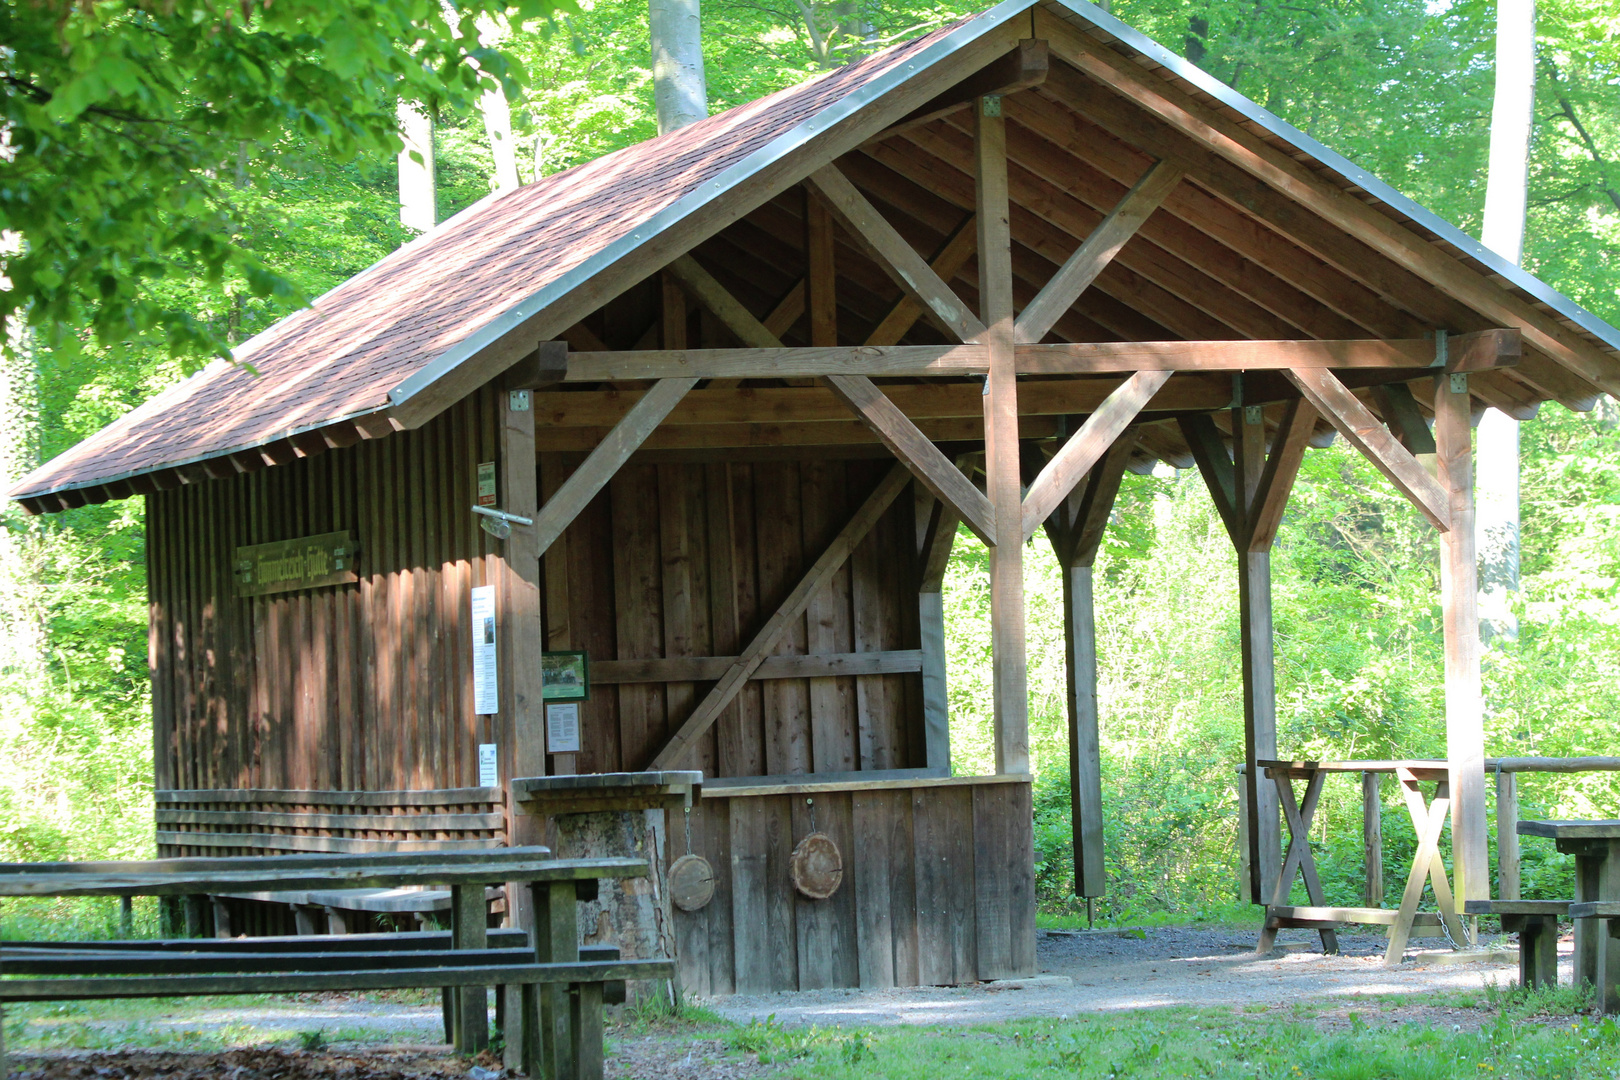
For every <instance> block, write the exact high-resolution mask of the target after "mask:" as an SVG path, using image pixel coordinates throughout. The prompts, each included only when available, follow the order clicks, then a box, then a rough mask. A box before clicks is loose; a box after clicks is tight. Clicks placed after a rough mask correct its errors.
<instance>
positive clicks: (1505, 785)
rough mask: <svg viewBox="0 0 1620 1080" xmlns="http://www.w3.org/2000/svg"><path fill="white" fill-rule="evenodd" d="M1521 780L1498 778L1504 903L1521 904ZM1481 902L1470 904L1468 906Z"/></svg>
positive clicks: (1499, 853) (1505, 775)
mask: <svg viewBox="0 0 1620 1080" xmlns="http://www.w3.org/2000/svg"><path fill="white" fill-rule="evenodd" d="M1518 824H1519V776H1518V774H1517V773H1511V772H1498V773H1497V774H1496V867H1497V881H1498V885H1497V892H1498V893H1500V894H1501V898H1502V899H1503V900H1518V899H1519V893H1520V878H1519V830H1518V828H1517V826H1518ZM1476 902H1477V901H1466V902H1465V903H1467V904H1472V903H1476Z"/></svg>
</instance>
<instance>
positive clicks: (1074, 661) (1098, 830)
mask: <svg viewBox="0 0 1620 1080" xmlns="http://www.w3.org/2000/svg"><path fill="white" fill-rule="evenodd" d="M1063 641H1064V644H1065V648H1066V649H1067V657H1066V659H1067V660H1068V663H1067V664H1065V665H1064V666H1065V667H1066V668H1067V669H1068V680H1067V681H1068V699H1069V700H1068V705H1069V709H1068V712H1069V804H1070V805H1069V808H1070V811H1071V812H1072V814H1073V823H1074V826H1073V827H1074V892H1075V895H1076V896H1102V895H1103V894H1104V893H1105V892H1107V887H1106V882H1105V874H1104V872H1103V821H1102V756H1101V747H1100V746H1099V737H1098V726H1097V630H1096V621H1095V616H1094V612H1093V608H1092V593H1091V561H1090V560H1089V559H1088V560H1086V562H1085V564H1084V565H1083V566H1068V567H1065V568H1064V569H1063Z"/></svg>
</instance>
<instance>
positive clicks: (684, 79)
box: [647, 0, 709, 135]
mask: <svg viewBox="0 0 1620 1080" xmlns="http://www.w3.org/2000/svg"><path fill="white" fill-rule="evenodd" d="M647 13H648V30H649V34H650V37H651V39H652V58H653V103H654V104H655V105H656V106H657V108H658V134H660V135H662V134H664V133H665V132H668V131H674V130H675V129H676V128H681V127H685V126H686V125H687V124H693V123H696V122H697V121H699V120H702V119H703V118H704V117H706V116H708V115H709V92H708V87H707V85H706V84H705V82H704V79H703V20H702V16H701V15H700V13H699V11H698V0H648V4H647Z"/></svg>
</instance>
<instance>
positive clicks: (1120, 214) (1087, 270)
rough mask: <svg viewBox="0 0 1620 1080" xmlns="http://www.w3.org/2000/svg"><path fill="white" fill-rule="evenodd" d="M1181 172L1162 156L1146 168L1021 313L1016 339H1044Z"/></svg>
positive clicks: (1174, 182) (1178, 181) (1146, 216)
mask: <svg viewBox="0 0 1620 1080" xmlns="http://www.w3.org/2000/svg"><path fill="white" fill-rule="evenodd" d="M1183 175H1184V174H1183V172H1182V171H1181V169H1179V168H1177V167H1176V166H1174V165H1171V164H1169V163H1168V162H1165V161H1159V162H1157V163H1155V164H1154V165H1152V166H1151V167H1149V169H1148V171H1147V172H1146V173H1144V174H1143V175H1142V177H1141V179H1139V180H1138V181H1137V182H1136V184H1135V185H1134V186H1132V188H1131V189H1130V190H1129V191H1128V192H1126V193H1125V197H1124V198H1123V199H1121V200H1120V202H1119V205H1117V206H1115V207H1114V208H1113V209H1112V210H1110V211H1109V212H1108V215H1107V216H1106V217H1104V218H1103V219H1102V222H1101V223H1100V224H1099V225H1098V226H1097V227H1096V228H1095V229H1093V230H1092V231H1091V233H1090V234H1089V235H1088V236H1087V237H1086V239H1085V241H1084V242H1083V243H1082V244H1081V245H1080V247H1079V248H1078V249H1076V250H1075V253H1074V254H1073V255H1071V256H1070V257H1069V260H1068V262H1066V263H1064V264H1063V265H1062V266H1061V267H1059V268H1058V272H1057V273H1056V274H1053V275H1052V279H1051V280H1050V281H1048V282H1047V283H1046V286H1045V288H1043V289H1041V291H1040V292H1039V293H1038V294H1036V296H1035V299H1034V300H1032V301H1030V303H1029V304H1028V305H1027V306H1026V307H1025V308H1024V310H1023V311H1022V312H1021V313H1020V314H1019V316H1018V322H1017V324H1016V326H1015V328H1014V334H1015V335H1016V337H1017V339H1018V340H1019V341H1021V342H1035V341H1040V340H1041V339H1042V338H1044V337H1045V336H1046V335H1047V333H1049V332H1050V331H1051V329H1052V326H1053V324H1055V323H1056V322H1057V321H1058V319H1059V318H1060V317H1061V316H1062V315H1063V313H1064V312H1066V311H1068V310H1069V308H1070V307H1072V306H1073V305H1074V302H1075V300H1077V299H1079V297H1080V294H1081V293H1083V292H1085V291H1086V288H1087V287H1088V286H1089V285H1090V284H1091V283H1092V282H1093V281H1096V280H1097V275H1098V274H1100V273H1102V272H1103V270H1104V268H1106V267H1107V266H1108V264H1109V263H1111V262H1113V261H1114V256H1115V255H1118V254H1119V250H1120V248H1123V247H1124V246H1125V244H1126V243H1127V242H1128V241H1129V240H1130V239H1131V237H1133V236H1135V235H1136V230H1137V229H1139V228H1141V226H1142V223H1143V222H1144V221H1146V220H1147V218H1148V215H1149V214H1151V213H1153V211H1155V210H1157V209H1158V208H1159V204H1160V203H1162V202H1164V200H1165V198H1166V197H1167V196H1169V194H1170V192H1171V191H1172V190H1174V189H1175V187H1176V185H1177V184H1180V183H1181V178H1182V176H1183Z"/></svg>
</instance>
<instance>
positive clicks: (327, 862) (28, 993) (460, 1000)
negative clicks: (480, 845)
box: [0, 848, 674, 1080]
mask: <svg viewBox="0 0 1620 1080" xmlns="http://www.w3.org/2000/svg"><path fill="white" fill-rule="evenodd" d="M549 854H550V853H549V851H548V850H547V849H545V848H507V849H503V850H499V851H482V852H463V853H455V852H444V853H437V854H410V853H398V854H385V855H352V856H341V855H306V856H279V857H266V858H224V859H192V858H179V859H161V860H152V861H148V862H139V863H90V864H74V863H51V864H16V863H12V864H0V896H141V895H155V896H177V895H190V894H194V893H197V892H199V891H201V892H203V893H208V894H217V893H230V892H259V891H303V890H325V889H332V888H345V887H354V888H399V887H403V886H435V885H436V886H445V885H448V886H449V887H450V889H451V892H452V896H453V901H452V906H451V914H452V916H453V925H452V928H451V932H450V935H449V938H448V944H450V945H451V946H452V948H451V949H448V950H433V949H428V950H420V949H416V950H411V951H410V954H409V958H410V959H412V960H422V961H423V963H418V964H412V965H410V966H405V967H401V966H400V965H401V963H403V962H404V961H402V960H401V957H400V954H399V953H398V952H397V951H394V950H392V949H378V950H373V951H372V954H371V955H368V954H367V952H366V951H365V950H363V949H361V950H355V949H345V950H339V951H338V952H337V953H336V959H323V958H324V957H326V956H327V954H326V953H325V952H324V951H323V950H321V949H320V948H319V945H320V943H332V942H337V941H341V940H343V939H338V938H331V937H317V938H304V939H300V938H297V937H293V938H290V939H289V938H286V937H282V938H279V939H275V940H276V942H277V946H278V947H276V948H265V947H264V942H262V941H261V942H254V941H252V940H251V939H249V940H245V941H243V940H239V941H233V942H223V941H218V940H212V941H209V940H203V941H198V942H191V943H187V944H190V945H193V946H204V945H206V946H209V947H208V948H197V949H195V950H194V951H192V952H191V953H190V954H189V957H190V963H189V964H187V963H184V960H185V958H186V957H187V956H188V954H187V953H186V952H183V951H182V950H181V949H180V947H179V946H178V945H177V944H175V943H165V947H164V948H160V949H156V950H144V951H145V953H146V955H142V952H143V949H142V948H141V946H143V945H144V944H146V943H142V942H118V943H111V942H109V943H100V944H101V945H104V946H112V945H114V944H116V945H117V946H118V947H117V948H111V947H97V948H94V949H90V950H85V949H79V950H77V951H78V953H79V955H78V956H75V955H73V953H74V952H75V950H74V949H64V948H60V947H53V948H38V949H29V950H28V952H27V953H26V954H24V955H23V956H22V957H20V959H22V960H25V961H27V962H28V963H30V964H32V965H33V966H34V967H35V968H36V969H44V970H46V971H50V970H52V969H53V968H54V969H55V971H56V973H57V974H58V977H57V978H35V979H22V980H11V981H5V982H0V1002H5V1001H48V1000H70V999H82V998H96V997H154V996H155V997H162V996H171V995H177V996H178V995H198V994H209V995H211V994H234V993H294V992H307V991H318V990H373V989H389V988H399V987H435V986H437V987H444V988H448V989H449V990H451V991H452V992H453V993H454V995H455V1007H454V1008H452V1009H451V1010H449V1021H450V1023H449V1025H448V1026H449V1027H450V1028H451V1029H452V1031H453V1034H454V1041H455V1045H456V1047H457V1049H458V1050H462V1051H464V1052H466V1053H475V1052H477V1051H479V1050H481V1049H483V1048H484V1046H485V1045H487V1036H488V1023H489V1021H488V996H487V995H488V991H487V988H488V987H489V986H490V985H491V984H495V983H500V984H504V985H507V986H511V987H521V988H522V995H521V1004H520V1011H519V1014H518V1016H519V1022H518V1023H517V1024H515V1025H510V1028H511V1030H510V1031H509V1033H508V1038H507V1046H508V1052H509V1055H510V1056H509V1057H508V1063H509V1064H512V1065H514V1066H517V1065H519V1064H521V1065H522V1067H525V1068H527V1069H528V1070H529V1071H530V1073H531V1075H542V1074H543V1075H545V1076H546V1077H548V1080H549V1078H552V1077H557V1078H563V1080H570V1078H573V1077H576V1076H580V1077H586V1078H590V1080H594V1078H598V1077H600V1076H601V1067H602V1066H601V1059H602V1048H601V1027H602V1017H601V1008H602V1004H603V1000H604V991H605V989H606V986H607V984H611V983H615V982H618V981H621V980H625V979H631V978H638V979H639V978H648V979H655V978H671V977H673V974H674V965H673V962H671V961H624V960H611V961H609V960H602V959H591V958H589V956H588V954H584V955H583V956H582V953H581V950H580V949H579V946H578V944H577V943H578V924H577V912H576V910H575V907H576V904H577V901H578V900H579V898H580V894H581V892H582V891H587V892H588V891H594V890H595V888H596V885H597V882H598V880H599V879H600V878H603V877H610V878H612V877H639V876H645V875H646V873H647V870H648V867H647V863H646V862H645V861H644V860H639V859H623V858H604V859H551V858H549ZM497 881H507V882H514V883H518V884H521V885H523V886H524V887H526V888H529V889H530V890H531V891H532V893H533V895H534V905H535V907H534V909H535V912H536V920H537V926H538V927H539V929H538V931H537V932H536V933H535V934H534V935H533V937H532V938H531V940H530V942H529V947H528V948H527V949H518V950H516V951H515V952H514V953H506V951H505V950H494V951H493V955H492V951H491V950H489V948H488V943H489V930H488V927H487V924H486V914H485V910H484V902H483V901H484V889H485V887H486V886H487V885H489V884H491V883H493V882H497ZM582 886H583V887H584V888H583V889H582V888H581V887H582ZM417 936H418V935H393V936H392V937H393V938H394V939H395V940H397V939H398V938H410V937H417ZM428 936H429V935H420V937H422V938H426V937H428ZM376 940H377V939H375V938H373V939H370V941H368V942H363V943H362V944H368V943H373V942H376ZM442 943H444V942H443V941H438V942H432V943H431V944H442ZM289 951H290V952H292V953H293V954H295V955H294V956H293V957H292V958H291V959H289V957H288V953H289ZM7 953H8V951H7V950H5V949H4V947H3V946H0V963H3V962H4V959H5V957H6V955H7ZM457 953H459V954H460V955H459V956H457V955H455V954H457ZM503 953H504V954H505V955H502V954H503ZM516 953H522V954H523V955H521V956H519V955H516ZM76 960H78V961H89V963H77V964H75V961H76ZM494 960H503V961H506V962H502V963H494V962H492V961H494ZM98 966H99V967H100V968H101V969H102V970H107V969H109V968H110V969H114V970H116V971H118V972H120V973H118V974H112V975H94V976H90V977H86V976H85V974H84V973H85V972H86V971H91V970H96V969H97V967H98ZM177 966H184V967H190V968H192V969H193V970H192V971H191V972H189V973H176V971H175V969H176V967H177ZM244 967H246V968H248V969H249V970H245V971H244V970H242V968H244ZM289 967H291V968H293V969H294V970H286V969H287V968H289ZM68 968H73V969H74V971H73V973H72V974H71V975H70V974H69V972H68V971H67V969H68ZM221 968H224V969H227V970H225V971H221V970H220V969H221ZM312 968H335V970H311V969H312ZM197 969H203V970H197ZM132 970H133V971H134V972H136V973H133V974H131V973H130V972H131V971H132ZM0 1057H3V1045H0ZM0 1070H3V1063H0Z"/></svg>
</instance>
